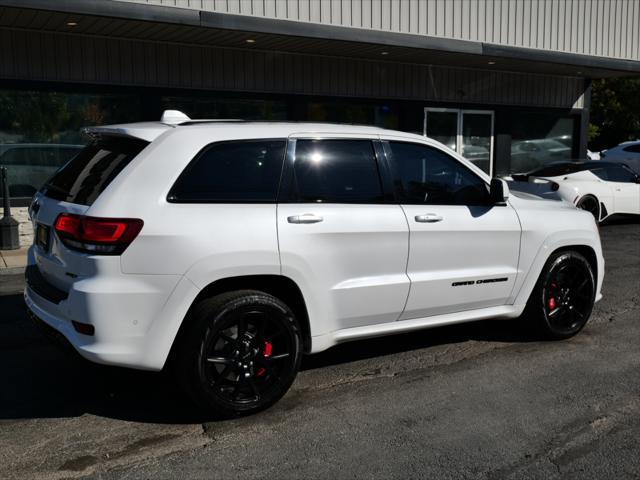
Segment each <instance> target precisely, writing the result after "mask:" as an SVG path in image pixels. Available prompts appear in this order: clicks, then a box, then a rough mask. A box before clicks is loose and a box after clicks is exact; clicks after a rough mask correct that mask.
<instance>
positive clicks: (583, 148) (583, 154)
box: [578, 78, 592, 158]
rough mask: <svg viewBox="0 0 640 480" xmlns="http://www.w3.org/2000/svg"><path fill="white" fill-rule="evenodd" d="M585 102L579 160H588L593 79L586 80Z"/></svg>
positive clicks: (581, 114) (581, 113)
mask: <svg viewBox="0 0 640 480" xmlns="http://www.w3.org/2000/svg"><path fill="white" fill-rule="evenodd" d="M584 83H585V88H584V94H583V95H584V100H583V107H582V112H580V132H579V143H578V158H587V143H588V142H589V116H590V113H591V86H592V82H591V79H589V78H585V80H584Z"/></svg>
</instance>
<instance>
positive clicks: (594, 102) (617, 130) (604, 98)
mask: <svg viewBox="0 0 640 480" xmlns="http://www.w3.org/2000/svg"><path fill="white" fill-rule="evenodd" d="M590 120H591V122H590V124H589V150H592V151H600V150H603V149H606V148H611V147H615V146H616V145H618V144H619V143H620V142H624V141H626V140H637V139H640V77H634V78H608V79H601V80H594V81H593V89H592V92H591V118H590Z"/></svg>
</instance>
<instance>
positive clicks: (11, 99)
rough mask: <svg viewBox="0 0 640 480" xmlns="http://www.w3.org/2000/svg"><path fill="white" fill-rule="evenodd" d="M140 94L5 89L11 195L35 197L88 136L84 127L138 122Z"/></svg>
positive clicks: (1, 115) (0, 154)
mask: <svg viewBox="0 0 640 480" xmlns="http://www.w3.org/2000/svg"><path fill="white" fill-rule="evenodd" d="M139 118H140V101H139V98H138V96H136V95H119V94H77V93H63V92H44V91H23V90H0V165H2V166H6V167H7V176H8V179H9V194H10V195H11V197H31V196H32V195H33V194H34V193H35V192H36V191H37V190H38V189H39V188H40V186H42V184H43V183H44V182H45V181H46V180H47V179H48V178H49V177H51V176H52V175H53V173H54V172H56V171H57V170H58V168H60V167H61V166H62V165H64V164H65V163H67V162H68V161H69V160H70V159H71V158H73V157H74V156H75V155H76V154H77V153H78V151H79V150H80V149H81V148H82V146H83V145H84V144H85V143H86V141H87V138H86V137H84V136H83V135H82V133H81V131H80V130H81V128H82V127H86V126H88V125H104V124H110V123H122V122H130V121H135V120H138V119H139Z"/></svg>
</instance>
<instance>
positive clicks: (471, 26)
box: [116, 0, 640, 60]
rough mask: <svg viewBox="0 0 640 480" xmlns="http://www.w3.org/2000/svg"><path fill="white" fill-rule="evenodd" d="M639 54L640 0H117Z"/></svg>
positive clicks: (599, 52)
mask: <svg viewBox="0 0 640 480" xmlns="http://www.w3.org/2000/svg"><path fill="white" fill-rule="evenodd" d="M116 1H124V2H134V3H147V4H153V5H166V6H170V7H180V8H190V9H197V10H204V11H211V12H220V13H233V14H240V15H251V16H256V17H266V18H278V19H284V20H293V21H299V22H312V23H320V24H327V25H339V26H345V27H355V28H366V29H372V30H382V31H390V32H403V33H412V34H417V35H429V36H436V37H446V38H457V39H464V40H475V41H480V42H488V43H495V44H500V45H510V46H518V47H528V48H537V49H543V50H553V51H562V52H570V53H581V54H587V55H596V56H602V57H614V58H623V59H629V60H640V0H116Z"/></svg>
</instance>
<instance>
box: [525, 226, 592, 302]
mask: <svg viewBox="0 0 640 480" xmlns="http://www.w3.org/2000/svg"><path fill="white" fill-rule="evenodd" d="M548 240H549V241H548V242H547V243H545V244H544V245H543V246H542V247H541V248H540V250H539V251H538V254H537V256H536V258H535V260H534V261H533V262H532V264H531V266H530V269H529V272H528V275H527V277H526V278H525V279H524V281H523V284H522V285H521V287H520V289H519V290H518V293H517V295H516V296H515V299H514V304H517V305H522V306H523V308H524V305H525V304H526V303H527V301H528V300H529V296H530V295H531V292H533V290H534V288H535V286H536V284H537V283H538V280H539V278H540V275H541V274H542V271H543V269H544V266H545V265H546V264H547V261H548V260H549V258H551V256H552V255H554V254H556V253H558V252H562V251H575V252H578V253H580V254H581V255H583V256H584V257H585V258H586V259H587V261H588V262H589V265H590V266H591V268H592V269H593V275H594V278H595V279H596V283H597V285H596V289H597V292H599V291H600V285H601V281H602V276H603V275H602V272H601V271H600V269H601V265H600V260H601V256H600V255H601V250H600V248H599V245H597V244H596V243H594V242H593V241H590V240H587V239H585V238H582V239H579V238H573V239H569V238H566V239H563V240H560V239H555V241H550V240H551V239H548Z"/></svg>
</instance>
